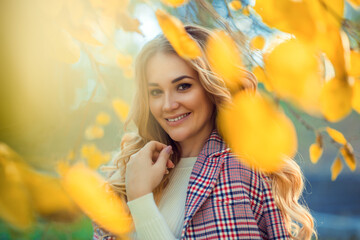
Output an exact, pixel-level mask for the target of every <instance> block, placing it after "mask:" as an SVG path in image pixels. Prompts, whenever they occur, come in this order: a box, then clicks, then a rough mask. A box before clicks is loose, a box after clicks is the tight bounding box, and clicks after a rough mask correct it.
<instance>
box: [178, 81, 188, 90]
mask: <svg viewBox="0 0 360 240" xmlns="http://www.w3.org/2000/svg"><path fill="white" fill-rule="evenodd" d="M190 87H191V84H190V83H182V84H179V86H178V89H179V90H186V89H188V88H190Z"/></svg>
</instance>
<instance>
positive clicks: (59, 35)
mask: <svg viewBox="0 0 360 240" xmlns="http://www.w3.org/2000/svg"><path fill="white" fill-rule="evenodd" d="M52 41H53V52H52V55H53V56H54V57H55V59H57V60H58V61H60V62H64V63H68V64H73V63H76V62H77V61H78V60H79V59H80V48H79V46H78V45H77V44H76V43H75V42H74V40H73V39H72V38H71V36H70V34H69V33H68V32H66V31H65V30H60V31H57V30H55V31H54V34H53V35H52Z"/></svg>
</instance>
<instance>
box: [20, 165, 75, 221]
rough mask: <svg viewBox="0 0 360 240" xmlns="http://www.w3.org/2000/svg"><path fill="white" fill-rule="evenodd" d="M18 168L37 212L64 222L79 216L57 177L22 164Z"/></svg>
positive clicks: (44, 216) (47, 217)
mask: <svg viewBox="0 0 360 240" xmlns="http://www.w3.org/2000/svg"><path fill="white" fill-rule="evenodd" d="M20 169H21V173H22V176H23V177H24V181H25V183H26V186H27V188H28V189H29V193H30V197H31V202H32V206H33V207H34V210H35V211H36V213H37V214H39V215H40V216H42V217H43V218H46V219H51V220H57V221H59V220H62V221H66V222H67V221H70V220H74V219H76V218H77V217H79V216H80V215H79V214H80V212H79V210H78V208H77V206H76V205H75V204H74V202H73V201H72V200H71V199H70V198H69V196H68V195H67V193H65V190H64V189H63V187H62V186H61V184H60V180H59V179H58V178H56V177H54V176H51V175H50V174H46V173H40V172H37V171H35V170H33V169H31V168H30V167H29V166H26V165H24V164H23V165H22V166H21V168H20ZM44 193H46V195H45V194H44Z"/></svg>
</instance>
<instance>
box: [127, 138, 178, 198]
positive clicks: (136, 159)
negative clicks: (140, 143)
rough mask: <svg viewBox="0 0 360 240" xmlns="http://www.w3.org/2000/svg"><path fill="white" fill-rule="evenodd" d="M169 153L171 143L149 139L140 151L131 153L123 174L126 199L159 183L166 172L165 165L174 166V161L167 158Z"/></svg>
mask: <svg viewBox="0 0 360 240" xmlns="http://www.w3.org/2000/svg"><path fill="white" fill-rule="evenodd" d="M171 153H172V150H171V145H169V146H166V145H165V144H163V143H160V142H157V141H150V142H148V143H147V144H146V145H145V146H144V147H143V148H142V149H141V150H140V151H138V152H137V153H135V154H133V155H131V157H130V160H129V162H128V163H127V164H126V174H125V185H126V193H127V198H128V201H131V200H134V199H136V198H139V197H141V196H143V195H146V194H148V193H151V192H152V191H153V190H154V188H156V187H157V186H158V185H159V184H160V182H161V180H162V179H163V177H164V175H165V174H166V173H168V170H167V168H166V167H169V168H173V167H174V163H173V162H172V161H171V160H170V159H169V157H170V154H171Z"/></svg>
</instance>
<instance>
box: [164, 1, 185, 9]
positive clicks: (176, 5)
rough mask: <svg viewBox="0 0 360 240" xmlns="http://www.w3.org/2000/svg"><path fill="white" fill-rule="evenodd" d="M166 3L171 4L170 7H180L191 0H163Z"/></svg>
mask: <svg viewBox="0 0 360 240" xmlns="http://www.w3.org/2000/svg"><path fill="white" fill-rule="evenodd" d="M161 2H163V3H164V4H166V5H168V6H170V7H175V8H176V7H180V6H181V5H184V4H186V3H188V2H189V0H161Z"/></svg>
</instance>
